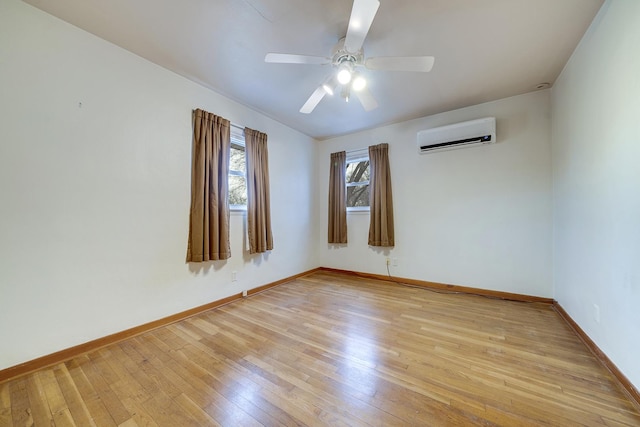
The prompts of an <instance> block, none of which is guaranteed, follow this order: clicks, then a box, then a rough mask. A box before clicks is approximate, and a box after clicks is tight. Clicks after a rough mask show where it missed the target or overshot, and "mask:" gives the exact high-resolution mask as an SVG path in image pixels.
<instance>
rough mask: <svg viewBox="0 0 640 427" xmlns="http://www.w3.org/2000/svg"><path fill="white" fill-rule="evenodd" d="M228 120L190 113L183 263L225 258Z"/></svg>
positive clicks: (227, 243) (228, 254)
mask: <svg viewBox="0 0 640 427" xmlns="http://www.w3.org/2000/svg"><path fill="white" fill-rule="evenodd" d="M230 124H231V123H230V122H229V120H226V119H223V118H222V117H218V116H216V115H214V114H211V113H208V112H206V111H203V110H199V109H198V110H195V111H194V112H193V153H192V157H193V166H192V170H191V213H190V215H189V217H190V218H189V242H188V245H187V262H203V261H215V260H222V259H227V258H229V257H230V256H231V248H230V245H229V195H228V192H229V190H228V183H227V181H228V176H229V154H230V149H231V136H230V135H231V134H230V128H229V126H230Z"/></svg>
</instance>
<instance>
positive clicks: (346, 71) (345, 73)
mask: <svg viewBox="0 0 640 427" xmlns="http://www.w3.org/2000/svg"><path fill="white" fill-rule="evenodd" d="M336 77H337V78H338V82H339V83H340V84H341V85H346V84H349V82H350V81H351V77H352V76H351V68H350V67H349V65H348V64H342V65H340V67H339V68H338V74H337V76H336Z"/></svg>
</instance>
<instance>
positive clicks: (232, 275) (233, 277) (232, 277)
mask: <svg viewBox="0 0 640 427" xmlns="http://www.w3.org/2000/svg"><path fill="white" fill-rule="evenodd" d="M236 280H238V272H237V271H232V272H231V281H232V282H235V281H236Z"/></svg>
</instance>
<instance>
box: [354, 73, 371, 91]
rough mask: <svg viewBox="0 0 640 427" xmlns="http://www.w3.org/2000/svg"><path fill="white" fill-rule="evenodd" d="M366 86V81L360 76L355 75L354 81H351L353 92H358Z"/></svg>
mask: <svg viewBox="0 0 640 427" xmlns="http://www.w3.org/2000/svg"><path fill="white" fill-rule="evenodd" d="M366 86H367V81H366V80H365V78H364V77H362V76H361V75H357V76H356V77H355V78H354V79H353V83H351V88H352V89H353V90H355V91H356V92H360V91H361V90H362V89H364V88H365V87H366Z"/></svg>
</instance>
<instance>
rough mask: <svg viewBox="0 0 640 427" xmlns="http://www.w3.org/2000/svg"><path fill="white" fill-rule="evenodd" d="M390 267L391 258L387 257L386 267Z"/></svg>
mask: <svg viewBox="0 0 640 427" xmlns="http://www.w3.org/2000/svg"><path fill="white" fill-rule="evenodd" d="M389 265H391V258H389V257H387V266H389Z"/></svg>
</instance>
